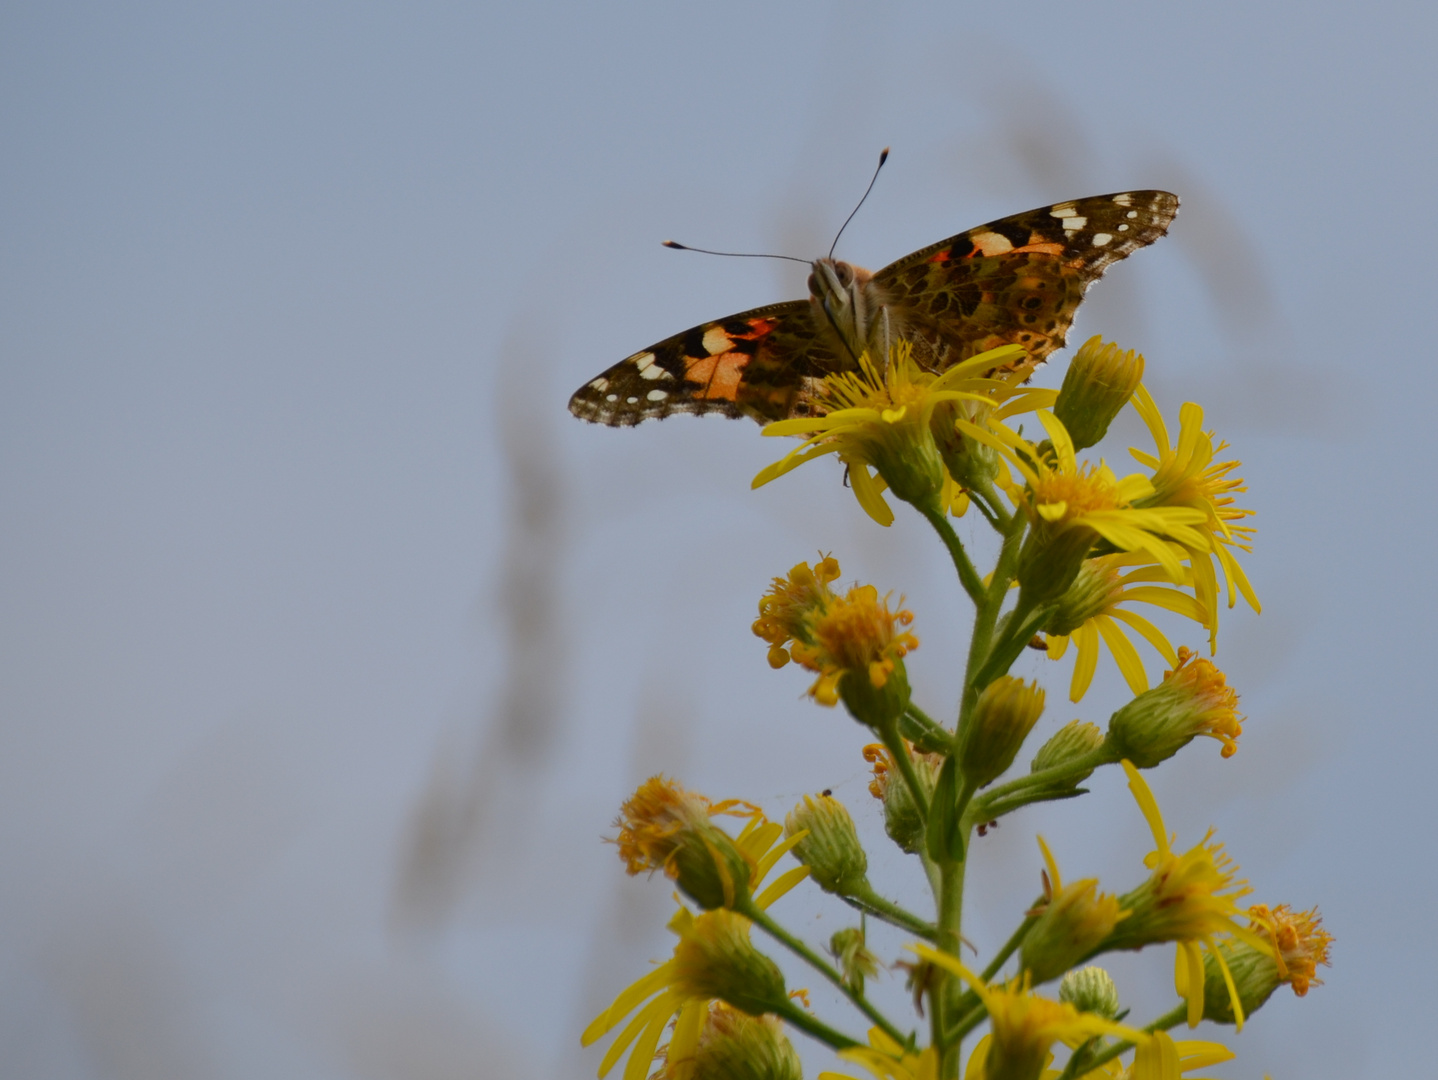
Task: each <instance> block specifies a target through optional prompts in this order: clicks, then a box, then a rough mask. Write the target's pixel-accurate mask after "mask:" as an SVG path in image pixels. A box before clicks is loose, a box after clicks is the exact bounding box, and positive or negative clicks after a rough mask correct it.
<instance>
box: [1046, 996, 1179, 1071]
mask: <svg viewBox="0 0 1438 1080" xmlns="http://www.w3.org/2000/svg"><path fill="white" fill-rule="evenodd" d="M1187 1018H1188V1002H1186V1001H1185V1002H1181V1003H1180V1004H1178V1005H1175V1006H1174V1007H1173V1008H1172V1009H1170V1010H1169V1011H1168V1012H1166V1013H1164V1014H1163V1015H1162V1016H1160V1017H1159V1018H1158V1019H1157V1020H1155V1021H1153V1023H1151V1024H1148V1025H1146V1026H1145V1027H1144V1028H1143V1030H1144V1031H1146V1032H1148V1033H1149V1034H1150V1035H1152V1034H1153V1033H1154V1032H1155V1031H1167V1030H1168V1029H1169V1028H1171V1027H1177V1026H1178V1025H1179V1024H1181V1023H1183V1021H1184V1020H1186V1019H1187ZM1132 1048H1133V1043H1131V1042H1128V1041H1127V1040H1123V1041H1120V1042H1116V1043H1114V1044H1113V1045H1112V1046H1106V1047H1104V1048H1103V1049H1102V1050H1100V1051H1099V1052H1098V1053H1097V1054H1094V1055H1092V1056H1089V1055H1088V1054H1085V1053H1083V1048H1082V1047H1080V1048H1079V1049H1078V1050H1075V1051H1074V1054H1073V1057H1071V1058H1069V1063H1068V1065H1066V1066H1065V1067H1064V1071H1063V1072H1062V1073H1060V1074H1059V1080H1073V1078H1074V1077H1076V1076H1079V1075H1081V1074H1082V1073H1087V1072H1091V1071H1092V1070H1094V1069H1097V1068H1098V1067H1099V1066H1100V1065H1105V1064H1107V1063H1108V1062H1110V1061H1112V1060H1113V1059H1114V1058H1116V1057H1118V1056H1119V1055H1120V1054H1122V1053H1124V1052H1125V1051H1127V1050H1131V1049H1132Z"/></svg>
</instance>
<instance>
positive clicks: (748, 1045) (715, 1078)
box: [654, 1002, 803, 1080]
mask: <svg viewBox="0 0 1438 1080" xmlns="http://www.w3.org/2000/svg"><path fill="white" fill-rule="evenodd" d="M664 1057H665V1063H664V1068H663V1069H661V1070H660V1071H659V1072H658V1073H657V1074H655V1078H654V1080H736V1078H738V1077H744V1078H752V1080H803V1071H802V1070H801V1068H800V1066H799V1055H798V1054H796V1053H795V1052H794V1047H793V1046H792V1045H790V1043H789V1040H788V1038H787V1037H785V1035H784V1029H783V1027H782V1025H781V1024H780V1023H779V1021H778V1019H777V1018H776V1017H773V1016H750V1015H748V1014H747V1013H743V1012H740V1011H739V1010H738V1009H734V1008H731V1007H730V1006H728V1005H725V1004H723V1003H722V1002H713V1003H711V1004H710V1006H709V1008H708V1010H707V1012H706V1013H705V1014H704V1015H703V1017H702V1025H701V1027H700V1029H699V1031H698V1033H697V1037H696V1039H695V1040H694V1043H693V1045H692V1046H691V1045H688V1040H687V1039H686V1040H685V1041H684V1042H683V1043H680V1042H679V1041H678V1040H677V1038H676V1039H674V1040H671V1041H670V1043H669V1046H668V1048H667V1050H666V1051H665V1052H664Z"/></svg>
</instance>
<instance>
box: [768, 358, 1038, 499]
mask: <svg viewBox="0 0 1438 1080" xmlns="http://www.w3.org/2000/svg"><path fill="white" fill-rule="evenodd" d="M1022 355H1023V350H1022V349H1021V348H1019V347H1018V346H1016V345H1008V346H1004V347H1002V348H999V349H991V350H989V351H988V352H985V353H980V354H979V355H978V356H975V357H972V358H971V359H969V360H966V361H965V362H964V363H962V364H958V365H956V366H954V367H953V368H950V369H949V370H948V371H946V372H944V373H943V374H942V375H936V374H934V373H933V372H930V371H925V370H924V369H923V368H921V367H919V365H918V364H917V363H916V362H915V361H914V358H913V348H912V346H910V345H909V344H908V343H907V342H899V343H897V344H895V345H894V347H893V348H892V349H891V350H890V353H889V356H888V357H887V358H886V360H885V362H884V363H882V364H879V363H876V362H875V361H874V360H873V358H871V357H870V356H869V354H868V353H865V354H863V355H862V356H860V357H859V370H858V371H845V372H839V373H837V374H834V375H829V376H826V377H825V379H824V390H823V391H822V394H821V396H820V399H819V402H818V404H819V408H820V409H821V410H822V411H823V415H820V416H814V417H803V418H799V419H794V420H780V421H779V422H778V423H774V424H770V425H769V426H768V427H766V428H765V429H764V434H765V435H806V436H808V437H807V438H806V439H805V441H804V442H803V443H801V444H800V445H799V446H797V447H795V448H794V449H793V450H792V451H790V452H789V453H788V454H786V455H785V456H784V457H783V458H782V459H781V460H779V461H777V462H775V463H774V464H772V465H770V466H768V467H767V468H765V469H763V470H762V471H761V472H760V473H759V475H758V476H756V477H754V484H753V486H754V487H756V488H757V487H761V486H762V485H764V484H767V483H768V482H769V481H771V480H773V479H775V478H777V477H779V476H782V475H783V474H784V473H786V472H789V471H790V470H792V469H796V468H798V467H799V466H800V465H802V464H803V463H804V462H806V461H812V460H813V459H814V458H816V457H822V456H823V455H825V454H837V455H838V457H839V460H840V461H842V462H843V463H844V464H845V465H846V466H848V469H849V481H850V483H851V484H852V485H853V489H854V495H855V497H856V498H857V499H858V500H859V505H860V506H862V507H863V508H864V511H865V512H866V513H867V514H868V515H869V516H870V517H872V518H873V519H874V520H875V521H877V522H878V523H879V524H880V525H889V524H891V523H892V522H893V520H894V513H893V511H892V510H890V509H889V507H888V504H887V503H885V502H884V496H883V492H884V488H885V487H888V488H889V489H890V490H892V491H893V493H894V494H895V495H896V496H898V497H899V498H900V499H903V500H904V501H905V502H908V503H912V504H913V505H915V506H919V507H923V508H929V507H934V506H937V505H938V503H939V502H940V500H941V496H942V495H943V494H944V490H945V469H944V463H943V460H942V457H941V455H940V452H939V448H938V446H937V445H936V444H935V442H934V436H933V433H932V430H931V426H930V423H931V420H932V419H933V413H934V409H935V407H936V406H937V405H939V404H940V403H942V402H953V401H962V400H973V401H978V402H980V403H983V404H992V403H993V402H994V401H996V400H1001V399H1002V398H1003V397H1004V396H1007V395H1008V394H1009V393H1012V392H1013V386H1012V384H1011V382H1009V381H1006V380H1005V379H1004V378H1003V377H1002V376H996V377H992V378H989V377H986V375H987V374H988V373H989V372H992V371H993V370H994V369H996V368H999V367H1001V366H1004V365H1005V364H1007V363H1008V362H1009V361H1011V360H1013V359H1016V358H1018V357H1020V356H1022ZM870 469H873V470H874V471H875V472H876V473H877V474H878V475H877V476H875V475H874V474H872V473H871V472H870V471H869V470H870Z"/></svg>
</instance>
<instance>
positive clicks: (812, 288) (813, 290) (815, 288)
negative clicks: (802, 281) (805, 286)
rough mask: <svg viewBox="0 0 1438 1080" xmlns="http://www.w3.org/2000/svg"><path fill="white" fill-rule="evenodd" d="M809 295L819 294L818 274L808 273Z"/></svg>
mask: <svg viewBox="0 0 1438 1080" xmlns="http://www.w3.org/2000/svg"><path fill="white" fill-rule="evenodd" d="M809 295H810V296H818V295H819V276H818V275H817V274H810V275H809Z"/></svg>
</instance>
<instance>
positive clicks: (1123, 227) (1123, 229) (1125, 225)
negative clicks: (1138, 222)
mask: <svg viewBox="0 0 1438 1080" xmlns="http://www.w3.org/2000/svg"><path fill="white" fill-rule="evenodd" d="M1118 231H1119V232H1128V222H1124V223H1123V224H1121V225H1120V226H1119V227H1118Z"/></svg>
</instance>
